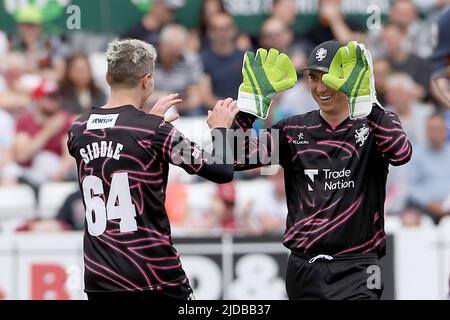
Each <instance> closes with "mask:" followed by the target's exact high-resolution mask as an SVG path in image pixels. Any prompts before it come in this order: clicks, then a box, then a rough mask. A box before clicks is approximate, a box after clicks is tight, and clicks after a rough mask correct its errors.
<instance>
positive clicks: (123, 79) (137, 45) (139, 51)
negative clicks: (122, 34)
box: [106, 39, 157, 88]
mask: <svg viewBox="0 0 450 320" xmlns="http://www.w3.org/2000/svg"><path fill="white" fill-rule="evenodd" d="M156 57H157V54H156V50H155V48H154V47H153V46H152V45H151V44H149V43H146V42H144V41H141V40H136V39H125V40H114V41H112V42H110V43H109V45H108V49H107V51H106V60H107V62H108V78H109V84H110V85H111V86H112V87H114V86H121V87H127V88H134V87H136V86H137V85H138V83H139V80H140V79H141V78H142V77H143V76H145V75H146V74H150V75H153V72H154V69H155V61H156Z"/></svg>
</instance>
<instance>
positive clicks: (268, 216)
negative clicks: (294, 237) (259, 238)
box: [249, 169, 287, 234]
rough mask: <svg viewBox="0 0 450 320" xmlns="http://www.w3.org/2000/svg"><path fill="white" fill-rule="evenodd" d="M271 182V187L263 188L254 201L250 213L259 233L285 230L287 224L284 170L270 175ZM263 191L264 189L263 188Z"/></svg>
mask: <svg viewBox="0 0 450 320" xmlns="http://www.w3.org/2000/svg"><path fill="white" fill-rule="evenodd" d="M268 178H269V181H270V182H271V187H270V188H269V189H263V190H264V193H263V194H258V197H257V200H254V201H253V202H252V205H251V208H250V214H249V220H250V222H249V224H251V225H255V227H253V229H256V232H257V233H279V234H281V233H282V232H283V228H284V227H285V225H286V216H287V204H286V195H285V191H284V174H283V170H280V169H279V170H278V171H277V173H276V174H274V175H271V176H269V177H268ZM261 191H262V190H261Z"/></svg>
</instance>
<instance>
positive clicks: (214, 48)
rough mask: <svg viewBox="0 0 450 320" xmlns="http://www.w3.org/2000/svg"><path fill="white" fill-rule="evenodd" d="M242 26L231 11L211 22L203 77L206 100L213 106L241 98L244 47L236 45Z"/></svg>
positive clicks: (202, 89) (202, 87) (204, 98)
mask: <svg viewBox="0 0 450 320" xmlns="http://www.w3.org/2000/svg"><path fill="white" fill-rule="evenodd" d="M237 34H238V30H237V28H236V26H235V24H234V21H233V18H232V17H231V16H230V15H228V14H224V13H221V14H217V15H215V16H214V18H212V19H211V23H210V25H209V26H208V37H209V40H210V46H209V47H207V48H205V50H204V51H203V52H202V61H203V66H204V69H205V74H204V76H203V78H202V81H201V93H202V97H203V104H204V105H206V106H213V105H214V104H215V103H216V101H217V100H219V99H224V98H226V97H231V98H237V93H238V89H239V85H240V84H241V82H242V72H241V68H242V59H243V56H244V51H242V50H240V49H238V48H237V46H236V36H237Z"/></svg>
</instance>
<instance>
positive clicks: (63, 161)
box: [14, 81, 73, 187]
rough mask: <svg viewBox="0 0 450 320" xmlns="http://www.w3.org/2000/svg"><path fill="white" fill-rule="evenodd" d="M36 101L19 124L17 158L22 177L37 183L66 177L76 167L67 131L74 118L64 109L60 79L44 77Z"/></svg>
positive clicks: (36, 184) (16, 147) (26, 180)
mask: <svg viewBox="0 0 450 320" xmlns="http://www.w3.org/2000/svg"><path fill="white" fill-rule="evenodd" d="M33 97H34V100H35V105H34V106H33V108H32V109H31V110H30V111H27V112H25V113H23V114H22V115H21V116H20V117H19V118H18V119H17V124H16V132H17V135H16V139H15V142H14V156H15V161H16V162H17V163H18V164H19V165H20V166H21V169H22V172H21V179H22V180H23V181H24V182H27V183H29V184H30V185H32V186H34V187H37V186H39V185H40V184H42V183H44V182H46V181H50V180H53V181H61V180H64V179H65V178H66V177H67V176H68V175H69V174H71V173H72V170H73V161H72V158H71V157H70V155H69V152H68V150H67V131H68V129H69V128H70V126H71V123H72V119H71V117H70V116H69V115H68V114H67V113H66V112H64V111H62V106H61V97H60V93H59V91H58V87H57V85H56V83H53V82H50V81H43V82H42V83H41V85H40V86H39V87H38V88H36V90H35V91H34V93H33Z"/></svg>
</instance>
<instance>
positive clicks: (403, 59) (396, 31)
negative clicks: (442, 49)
mask: <svg viewBox="0 0 450 320" xmlns="http://www.w3.org/2000/svg"><path fill="white" fill-rule="evenodd" d="M381 40H382V45H383V47H384V48H385V50H386V57H387V59H388V60H389V62H390V63H391V66H392V69H393V71H396V72H404V73H407V74H409V75H410V76H411V77H412V78H413V79H414V81H415V82H416V83H418V84H419V85H420V86H421V87H422V90H423V97H425V96H427V95H428V92H429V86H430V77H431V68H430V65H429V64H428V62H427V61H426V60H424V59H422V58H420V57H418V56H417V55H415V54H413V53H409V52H408V51H407V50H406V42H405V40H406V33H405V31H404V30H403V29H402V28H401V27H399V26H398V25H397V24H393V23H388V24H386V25H385V26H384V29H383V33H382V39H381Z"/></svg>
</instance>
